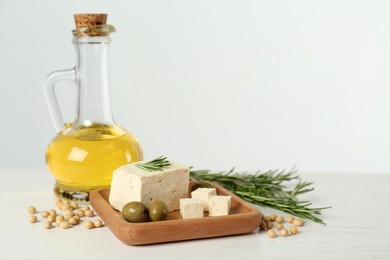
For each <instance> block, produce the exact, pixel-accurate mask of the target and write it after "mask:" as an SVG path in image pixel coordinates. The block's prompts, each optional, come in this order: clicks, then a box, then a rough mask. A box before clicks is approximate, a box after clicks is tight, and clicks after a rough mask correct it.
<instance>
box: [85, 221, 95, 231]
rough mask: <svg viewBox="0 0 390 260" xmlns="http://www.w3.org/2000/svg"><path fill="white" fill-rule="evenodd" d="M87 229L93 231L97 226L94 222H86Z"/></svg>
mask: <svg viewBox="0 0 390 260" xmlns="http://www.w3.org/2000/svg"><path fill="white" fill-rule="evenodd" d="M85 227H86V228H88V229H91V228H94V227H95V225H94V224H93V222H92V221H90V220H88V221H87V222H85Z"/></svg>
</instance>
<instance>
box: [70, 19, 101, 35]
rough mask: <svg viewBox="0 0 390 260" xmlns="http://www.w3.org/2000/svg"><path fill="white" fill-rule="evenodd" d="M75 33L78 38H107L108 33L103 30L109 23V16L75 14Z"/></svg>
mask: <svg viewBox="0 0 390 260" xmlns="http://www.w3.org/2000/svg"><path fill="white" fill-rule="evenodd" d="M74 21H75V24H76V30H74V31H75V32H78V33H79V34H78V36H105V35H107V32H106V31H104V30H101V28H104V27H105V25H106V22H107V14H75V15H74Z"/></svg>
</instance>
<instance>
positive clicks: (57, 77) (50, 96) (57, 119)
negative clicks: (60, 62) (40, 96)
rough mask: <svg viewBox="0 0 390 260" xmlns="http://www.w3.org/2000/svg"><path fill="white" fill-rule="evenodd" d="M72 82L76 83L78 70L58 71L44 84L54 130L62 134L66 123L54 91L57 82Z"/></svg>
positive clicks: (50, 75)
mask: <svg viewBox="0 0 390 260" xmlns="http://www.w3.org/2000/svg"><path fill="white" fill-rule="evenodd" d="M61 80H70V81H73V82H75V80H76V69H75V68H72V69H67V70H57V71H53V72H52V73H50V74H49V75H48V76H47V78H46V80H45V83H44V84H43V93H44V95H45V99H46V103H47V106H48V108H49V112H50V116H51V119H52V121H53V125H54V129H55V130H56V131H57V133H58V132H60V131H61V130H62V129H63V128H64V121H63V119H62V114H61V110H60V106H59V105H58V101H57V96H56V93H55V90H54V87H55V84H56V83H57V81H61Z"/></svg>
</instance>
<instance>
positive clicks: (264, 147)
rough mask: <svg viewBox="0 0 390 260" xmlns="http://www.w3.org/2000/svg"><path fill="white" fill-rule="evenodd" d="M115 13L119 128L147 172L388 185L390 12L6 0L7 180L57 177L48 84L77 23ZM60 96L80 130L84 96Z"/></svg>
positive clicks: (69, 56) (361, 7)
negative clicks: (22, 172)
mask: <svg viewBox="0 0 390 260" xmlns="http://www.w3.org/2000/svg"><path fill="white" fill-rule="evenodd" d="M84 12H107V13H108V14H109V18H108V22H109V23H110V24H113V25H114V26H115V27H116V28H117V32H116V33H115V34H112V40H113V43H112V45H111V63H110V68H111V101H112V107H113V112H114V115H115V118H116V120H117V122H118V123H119V124H121V125H122V126H124V127H125V128H127V129H128V130H129V131H131V132H132V133H133V134H134V135H136V136H137V137H138V139H139V140H140V142H141V144H142V146H143V148H144V152H145V158H146V159H152V158H153V157H155V156H158V155H162V154H163V155H167V156H168V157H169V158H170V159H172V160H175V161H179V162H182V163H186V164H189V165H193V166H195V167H196V168H211V169H218V170H223V169H228V168H230V167H232V166H236V167H237V168H238V169H240V170H256V169H259V168H260V169H263V170H267V169H275V168H279V169H281V168H286V169H290V168H292V167H293V166H294V165H296V167H297V168H298V169H299V170H300V171H301V172H324V173H327V172H337V173H338V172H340V173H341V172H347V173H355V172H366V173H374V172H378V173H379V172H387V173H390V164H389V163H388V161H389V160H388V159H389V155H390V138H389V137H390V123H389V120H390V118H389V111H390V102H389V101H390V15H389V13H390V2H389V1H368V0H367V1H352V0H351V1H347V0H341V1H339V0H338V1H258V0H252V1H249V0H248V1H238V0H237V1H232V0H220V1H210V0H207V1H206V0H200V1H183V0H164V1H119V0H115V1H113V0H111V1H65V0H61V1H52V0H36V1H11V0H0V24H1V36H0V37H1V38H0V90H1V92H0V118H1V128H0V129H1V130H0V131H1V132H0V168H44V167H45V162H44V154H45V149H46V146H47V144H48V143H49V142H50V140H51V139H52V138H53V137H54V136H55V134H56V133H55V131H54V129H53V127H52V124H51V120H50V118H49V113H48V110H47V108H46V104H45V101H44V98H43V93H42V83H43V81H44V79H45V76H46V75H47V74H48V73H49V72H51V71H53V70H57V69H64V68H70V67H73V65H74V63H75V54H74V49H73V46H72V44H71V37H72V36H71V30H72V29H73V27H74V23H73V17H72V15H73V14H74V13H84ZM57 89H58V91H57V93H58V96H59V99H60V103H61V106H62V109H63V112H64V116H65V118H66V120H67V121H72V120H73V118H74V111H75V87H74V86H72V85H70V84H66V83H62V84H59V85H58V87H57Z"/></svg>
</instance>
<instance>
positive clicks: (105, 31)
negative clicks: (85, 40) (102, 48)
mask: <svg viewBox="0 0 390 260" xmlns="http://www.w3.org/2000/svg"><path fill="white" fill-rule="evenodd" d="M115 31H116V30H115V27H114V26H112V25H110V24H104V25H95V26H90V27H84V28H79V29H74V30H73V31H72V33H73V36H75V37H94V36H109V35H110V33H113V32H115Z"/></svg>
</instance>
